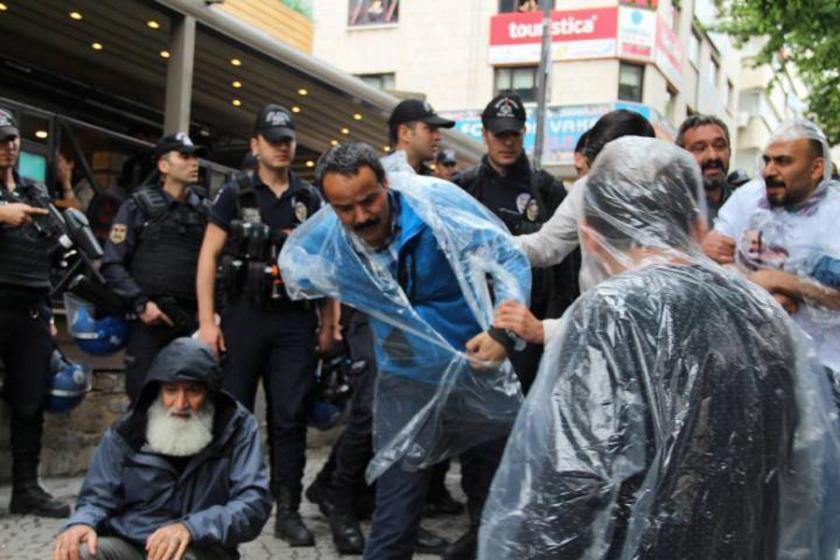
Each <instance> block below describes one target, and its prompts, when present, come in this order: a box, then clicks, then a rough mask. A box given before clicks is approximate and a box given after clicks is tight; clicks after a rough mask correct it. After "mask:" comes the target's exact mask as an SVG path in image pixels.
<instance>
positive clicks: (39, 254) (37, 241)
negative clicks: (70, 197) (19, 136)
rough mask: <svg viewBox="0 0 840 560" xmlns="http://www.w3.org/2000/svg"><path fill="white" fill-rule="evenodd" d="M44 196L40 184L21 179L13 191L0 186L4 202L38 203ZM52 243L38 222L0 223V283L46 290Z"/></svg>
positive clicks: (1, 198) (0, 198)
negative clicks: (13, 224)
mask: <svg viewBox="0 0 840 560" xmlns="http://www.w3.org/2000/svg"><path fill="white" fill-rule="evenodd" d="M46 197H47V193H46V190H45V189H44V188H43V186H41V185H36V184H34V183H31V182H29V181H26V180H21V181H20V183H19V185H18V188H17V189H15V191H14V192H9V191H7V190H6V189H5V188H3V187H0V200H2V202H3V203H5V204H14V203H16V202H23V203H26V204H32V205H40V204H38V203H39V200H38V199H39V198H46ZM36 220H37V218H36ZM52 247H53V242H52V240H51V239H50V237H49V235H48V234H47V233H46V230H45V229H43V228H41V227H39V226H38V225H37V222H30V223H28V224H24V225H22V226H20V227H11V226H8V225H2V226H0V284H7V285H11V286H19V287H22V288H27V289H31V290H43V291H44V292H47V291H49V289H50V255H49V254H50V249H51V248H52Z"/></svg>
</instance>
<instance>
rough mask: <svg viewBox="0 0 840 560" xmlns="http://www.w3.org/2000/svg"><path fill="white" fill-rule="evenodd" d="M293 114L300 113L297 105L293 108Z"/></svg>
mask: <svg viewBox="0 0 840 560" xmlns="http://www.w3.org/2000/svg"><path fill="white" fill-rule="evenodd" d="M292 113H300V107H298V106H297V105H295V106H293V107H292Z"/></svg>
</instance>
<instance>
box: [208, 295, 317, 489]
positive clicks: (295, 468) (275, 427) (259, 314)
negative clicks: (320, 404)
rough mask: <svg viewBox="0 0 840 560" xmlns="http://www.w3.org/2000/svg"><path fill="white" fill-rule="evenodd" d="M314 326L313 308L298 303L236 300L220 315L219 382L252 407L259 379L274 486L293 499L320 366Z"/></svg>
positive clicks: (244, 403) (300, 477)
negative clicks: (271, 305)
mask: <svg viewBox="0 0 840 560" xmlns="http://www.w3.org/2000/svg"><path fill="white" fill-rule="evenodd" d="M317 326H318V318H317V315H316V313H315V311H314V309H311V308H309V307H308V306H307V307H304V306H303V305H301V304H291V303H290V304H289V305H288V306H287V307H285V308H280V309H260V308H256V307H253V306H251V305H249V304H246V303H236V304H233V305H230V306H229V307H227V308H226V309H225V311H224V312H223V313H222V332H223V334H224V337H225V344H226V346H227V352H226V353H225V355H224V357H223V359H222V370H223V372H224V381H223V383H222V386H223V388H224V389H225V390H226V391H228V392H229V393H230V394H231V395H233V396H234V397H235V398H236V399H237V400H238V401H239V402H241V403H242V404H243V405H244V406H245V407H247V408H248V409H249V410H251V411H253V410H254V400H255V399H256V394H257V384H258V383H259V382H260V380H262V383H263V388H264V389H265V396H266V417H267V418H266V420H267V423H268V445H269V450H270V463H271V468H272V473H271V478H272V484H274V485H276V486H278V487H283V488H286V489H287V490H288V491H289V492H290V493H291V495H292V499H293V500H295V501H296V502H299V501H300V495H301V490H302V482H301V479H302V478H303V469H304V466H305V465H306V454H305V453H306V418H307V412H308V409H309V406H310V404H311V399H312V395H313V390H314V388H315V371H316V368H317V365H318V360H317V357H316V355H315V347H316V345H317V342H318V337H317V332H316V329H317Z"/></svg>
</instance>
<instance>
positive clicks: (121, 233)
mask: <svg viewBox="0 0 840 560" xmlns="http://www.w3.org/2000/svg"><path fill="white" fill-rule="evenodd" d="M127 233H128V228H127V227H126V226H125V224H114V225H113V226H111V233H110V235H108V239H110V240H111V243H113V244H114V245H119V244H120V243H122V242H123V241H125V236H126V234H127Z"/></svg>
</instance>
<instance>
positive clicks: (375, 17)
mask: <svg viewBox="0 0 840 560" xmlns="http://www.w3.org/2000/svg"><path fill="white" fill-rule="evenodd" d="M399 20H400V0H348V1H347V25H348V26H349V27H359V26H363V25H388V24H393V23H397V22H398V21H399Z"/></svg>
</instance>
